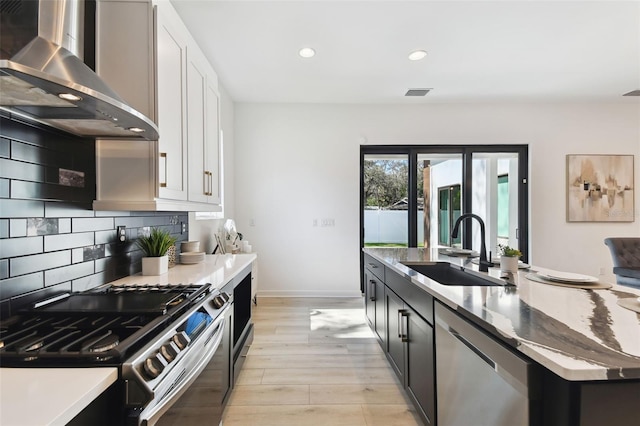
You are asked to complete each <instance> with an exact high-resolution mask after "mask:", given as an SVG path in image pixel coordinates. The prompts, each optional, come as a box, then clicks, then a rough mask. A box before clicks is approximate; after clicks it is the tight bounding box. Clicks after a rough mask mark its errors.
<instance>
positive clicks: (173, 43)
mask: <svg viewBox="0 0 640 426" xmlns="http://www.w3.org/2000/svg"><path fill="white" fill-rule="evenodd" d="M181 24H182V23H181V22H179V21H178V22H176V20H175V18H173V17H169V16H167V10H165V9H164V8H163V7H157V8H156V63H157V77H158V87H157V108H158V120H157V124H158V130H159V131H160V139H159V140H158V150H159V153H158V156H159V162H158V164H159V166H158V180H159V192H158V193H159V195H160V197H161V198H169V199H173V200H186V199H187V191H186V189H187V182H186V176H185V171H186V169H187V154H186V145H187V134H186V128H185V125H184V123H185V117H186V108H185V96H186V56H187V37H188V36H187V34H186V33H185V31H186V30H184V29H183V28H182V27H181Z"/></svg>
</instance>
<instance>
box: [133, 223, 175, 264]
mask: <svg viewBox="0 0 640 426" xmlns="http://www.w3.org/2000/svg"><path fill="white" fill-rule="evenodd" d="M175 243H176V238H175V237H172V236H171V234H170V233H169V232H168V231H163V230H162V229H158V228H151V232H150V233H149V235H143V236H140V237H138V239H137V240H136V245H137V246H138V247H140V250H142V251H143V252H144V254H145V256H146V257H162V256H164V255H165V254H167V250H169V247H171V246H172V245H174V244H175Z"/></svg>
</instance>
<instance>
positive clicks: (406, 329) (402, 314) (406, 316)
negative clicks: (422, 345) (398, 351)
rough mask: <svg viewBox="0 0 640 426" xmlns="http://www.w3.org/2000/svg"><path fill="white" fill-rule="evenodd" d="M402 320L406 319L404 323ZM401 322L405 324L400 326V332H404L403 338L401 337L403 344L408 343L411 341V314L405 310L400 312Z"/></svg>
mask: <svg viewBox="0 0 640 426" xmlns="http://www.w3.org/2000/svg"><path fill="white" fill-rule="evenodd" d="M402 318H404V321H402ZM400 321H401V322H403V324H402V325H404V327H403V326H400V331H402V336H400V337H401V338H402V342H403V343H406V342H408V341H409V313H408V312H407V311H405V310H402V311H401V312H400Z"/></svg>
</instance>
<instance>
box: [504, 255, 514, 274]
mask: <svg viewBox="0 0 640 426" xmlns="http://www.w3.org/2000/svg"><path fill="white" fill-rule="evenodd" d="M500 270H501V271H503V272H514V273H515V272H518V258H517V257H516V256H500Z"/></svg>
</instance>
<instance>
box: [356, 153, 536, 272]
mask: <svg viewBox="0 0 640 426" xmlns="http://www.w3.org/2000/svg"><path fill="white" fill-rule="evenodd" d="M360 153H361V174H360V176H361V185H360V188H361V189H360V193H361V197H360V199H361V209H360V210H361V220H360V223H361V245H362V247H373V246H396V247H427V248H431V247H462V248H469V249H472V248H475V249H477V248H478V247H479V246H480V232H479V226H478V224H477V223H476V222H475V221H473V222H472V221H465V222H464V223H463V224H462V228H461V229H462V233H461V236H460V237H459V238H457V239H452V238H451V229H452V228H453V225H454V223H455V220H456V219H457V218H458V217H460V215H461V214H463V213H475V214H477V215H478V216H480V217H481V218H482V219H483V220H484V222H485V226H486V236H485V238H486V241H485V244H486V246H487V250H489V251H492V252H493V253H496V252H497V246H498V245H499V244H502V245H509V246H511V247H513V248H518V249H519V250H520V251H521V252H522V253H523V258H522V259H523V261H525V262H526V261H527V260H528V245H529V244H528V242H529V238H528V222H529V218H528V202H527V200H528V189H527V188H528V186H527V179H528V147H527V146H526V145H437V146H432V145H425V146H396V145H385V146H362V147H361V148H360Z"/></svg>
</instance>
